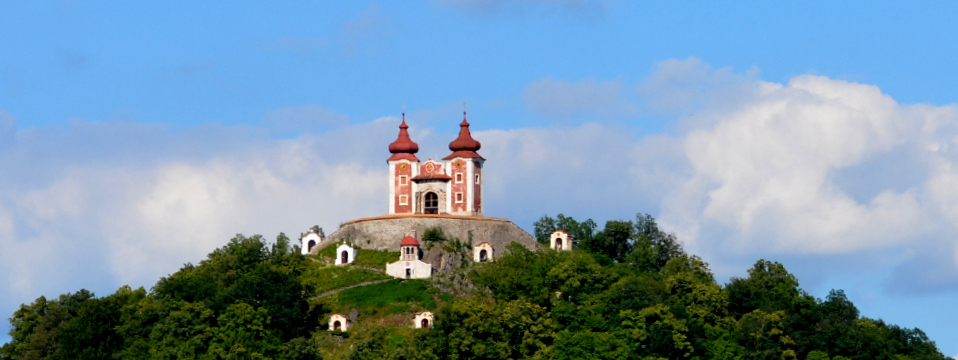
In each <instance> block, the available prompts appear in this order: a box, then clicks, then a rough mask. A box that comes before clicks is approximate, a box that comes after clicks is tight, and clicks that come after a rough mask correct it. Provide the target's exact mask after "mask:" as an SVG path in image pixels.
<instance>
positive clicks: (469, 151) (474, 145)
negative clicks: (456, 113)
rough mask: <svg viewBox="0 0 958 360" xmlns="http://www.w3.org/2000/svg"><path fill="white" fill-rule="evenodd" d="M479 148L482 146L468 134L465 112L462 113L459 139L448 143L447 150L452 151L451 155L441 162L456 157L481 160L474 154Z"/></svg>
mask: <svg viewBox="0 0 958 360" xmlns="http://www.w3.org/2000/svg"><path fill="white" fill-rule="evenodd" d="M480 147H482V144H480V143H479V142H478V141H476V139H473V138H472V134H471V133H470V132H469V122H468V121H466V112H465V111H463V112H462V123H460V124H459V137H457V138H456V140H453V141H452V142H451V143H449V150H452V154H450V155H449V156H446V157H445V158H443V160H449V159H454V158H457V157H461V158H480V159H482V156H479V154H477V153H476V151H478V150H479V148H480Z"/></svg>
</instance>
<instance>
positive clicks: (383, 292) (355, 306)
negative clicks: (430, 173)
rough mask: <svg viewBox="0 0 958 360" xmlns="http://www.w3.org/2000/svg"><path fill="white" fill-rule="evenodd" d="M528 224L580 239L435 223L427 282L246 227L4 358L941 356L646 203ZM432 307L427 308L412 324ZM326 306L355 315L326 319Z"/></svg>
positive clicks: (85, 305) (15, 345) (836, 296)
mask: <svg viewBox="0 0 958 360" xmlns="http://www.w3.org/2000/svg"><path fill="white" fill-rule="evenodd" d="M535 228H536V231H535V233H536V238H537V240H539V241H540V242H545V241H548V238H547V237H546V236H547V235H548V234H549V233H551V232H552V231H553V230H555V229H563V230H566V231H568V232H569V233H570V234H572V235H573V238H574V239H575V242H574V243H573V248H574V250H573V251H554V250H546V249H545V247H541V248H540V249H539V250H531V249H528V248H527V247H525V246H521V245H518V244H514V245H511V246H509V248H508V253H506V254H504V255H502V256H501V257H499V258H497V259H495V261H492V262H488V263H474V262H472V260H471V259H472V257H471V256H469V255H468V254H470V253H471V246H472V244H470V243H469V242H468V241H467V240H463V239H458V238H452V237H448V236H446V235H445V234H444V232H442V231H441V229H431V230H430V231H427V233H426V234H423V242H424V243H425V245H424V246H431V247H433V248H435V249H440V250H441V251H444V252H446V255H448V256H450V257H456V258H458V259H460V260H459V261H458V262H456V266H455V268H454V269H452V270H451V271H448V272H443V273H440V274H437V275H436V276H433V277H431V278H429V279H393V278H391V277H389V276H387V275H386V274H385V273H384V272H383V268H384V265H385V264H386V263H388V262H392V261H395V259H397V258H399V255H400V254H399V253H398V252H395V251H383V250H373V249H363V248H361V247H359V248H358V249H357V254H356V255H355V261H354V262H353V263H351V264H348V265H345V266H336V265H334V259H335V256H334V255H335V253H334V252H333V250H332V247H326V248H324V249H323V250H322V251H319V252H318V253H316V254H308V255H303V254H301V253H300V251H299V249H298V247H296V246H292V245H291V244H290V241H289V239H288V238H287V237H286V236H285V235H283V234H280V235H279V236H278V237H277V238H276V241H275V242H273V243H272V244H269V243H267V241H265V240H264V239H263V238H262V237H261V236H251V237H244V236H242V235H237V236H236V237H235V238H233V239H231V240H230V241H229V242H228V243H227V244H226V245H225V246H223V247H221V248H219V249H216V250H215V251H213V252H212V253H210V254H209V256H208V257H207V259H205V260H203V261H201V262H200V263H199V264H197V265H192V264H187V265H185V266H184V267H183V268H181V269H180V270H179V271H177V272H176V273H173V274H171V275H169V276H167V277H164V278H162V279H160V280H159V281H158V282H157V283H156V285H155V286H153V288H152V289H150V290H149V291H147V290H145V289H143V288H139V289H131V288H129V287H122V288H120V289H118V290H117V291H116V292H115V293H113V294H111V295H107V296H101V297H98V296H95V295H94V294H92V293H90V292H88V291H86V290H80V291H77V292H75V293H70V294H64V295H61V296H60V297H59V298H57V299H46V298H44V297H40V298H38V299H37V300H36V301H34V302H33V303H31V304H28V305H23V306H22V307H21V308H20V310H18V311H17V312H15V313H14V314H13V316H12V317H11V319H10V321H11V323H12V325H13V330H11V333H10V334H11V336H12V339H13V341H11V342H10V343H8V344H6V345H4V346H3V347H2V351H0V359H47V358H49V359H110V358H113V359H180V358H183V359H186V358H195V359H257V358H277V359H387V358H388V359H447V358H449V359H453V358H455V359H513V358H514V359H518V358H535V359H590V358H591V359H808V360H813V359H814V360H821V359H831V360H842V359H856V360H857V359H914V360H918V359H947V358H946V357H945V356H944V355H942V354H941V353H940V352H939V351H938V350H937V348H936V347H935V344H934V342H932V341H931V340H929V339H928V338H927V336H925V334H924V333H923V332H922V331H921V330H918V329H907V328H901V327H898V326H896V325H892V324H887V323H885V322H883V321H882V320H880V319H872V318H868V317H866V316H861V315H860V314H859V312H858V310H857V309H856V308H855V306H854V304H853V303H852V301H851V300H850V299H848V298H847V297H846V296H845V294H844V293H843V292H842V291H841V290H833V291H832V292H830V293H829V295H828V296H827V297H826V298H825V299H816V298H814V297H812V296H810V295H809V294H807V293H806V292H804V291H803V290H802V289H801V288H800V287H799V282H798V279H796V278H795V276H793V275H792V274H790V273H788V271H787V270H786V269H785V268H784V267H783V266H782V265H781V264H779V263H777V262H774V261H768V260H758V261H757V262H756V263H755V265H754V266H753V267H752V268H751V269H749V271H748V274H749V275H748V277H745V278H733V279H731V280H730V281H729V282H728V283H725V284H719V283H717V282H716V280H715V279H714V276H713V275H712V273H711V271H710V270H709V268H708V264H707V263H706V262H705V261H704V260H703V259H701V258H699V257H697V256H695V255H691V254H686V253H685V252H684V251H683V249H682V248H681V246H680V243H679V242H678V240H677V239H676V238H675V237H674V236H672V235H670V234H667V233H664V232H662V231H660V230H659V229H658V227H657V225H656V224H655V221H654V219H652V218H651V217H649V216H647V215H642V216H637V217H636V219H634V220H631V221H609V222H607V223H606V224H605V226H604V227H603V228H602V229H601V230H599V229H598V227H597V226H596V224H595V223H594V222H592V221H591V220H587V221H584V222H577V221H576V220H574V219H571V218H568V217H564V216H561V215H560V216H558V217H557V218H551V217H548V216H546V217H543V218H542V219H540V220H539V221H538V222H536V224H535ZM326 249H330V250H326ZM423 312H429V313H431V314H433V316H434V321H433V322H432V323H430V324H429V326H428V327H426V328H418V329H417V328H414V326H413V325H414V324H413V322H412V319H413V316H415V315H416V314H420V313H423ZM332 314H348V317H349V321H350V323H351V326H350V327H349V329H348V330H347V331H335V329H333V330H334V331H330V330H331V329H329V328H328V326H329V325H328V324H329V319H330V316H331V315H332Z"/></svg>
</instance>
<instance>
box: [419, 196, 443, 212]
mask: <svg viewBox="0 0 958 360" xmlns="http://www.w3.org/2000/svg"><path fill="white" fill-rule="evenodd" d="M424 200H425V201H423V213H425V214H438V213H439V195H436V193H434V192H431V191H430V192H427V193H426V197H425V199H424Z"/></svg>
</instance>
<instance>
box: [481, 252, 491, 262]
mask: <svg viewBox="0 0 958 360" xmlns="http://www.w3.org/2000/svg"><path fill="white" fill-rule="evenodd" d="M486 261H489V256H488V254H487V253H486V249H482V250H479V262H486Z"/></svg>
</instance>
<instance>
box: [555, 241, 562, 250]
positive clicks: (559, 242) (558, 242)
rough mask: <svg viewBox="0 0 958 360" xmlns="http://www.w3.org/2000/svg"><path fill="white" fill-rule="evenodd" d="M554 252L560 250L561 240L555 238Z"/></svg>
mask: <svg viewBox="0 0 958 360" xmlns="http://www.w3.org/2000/svg"><path fill="white" fill-rule="evenodd" d="M556 250H562V239H561V238H556Z"/></svg>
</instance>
